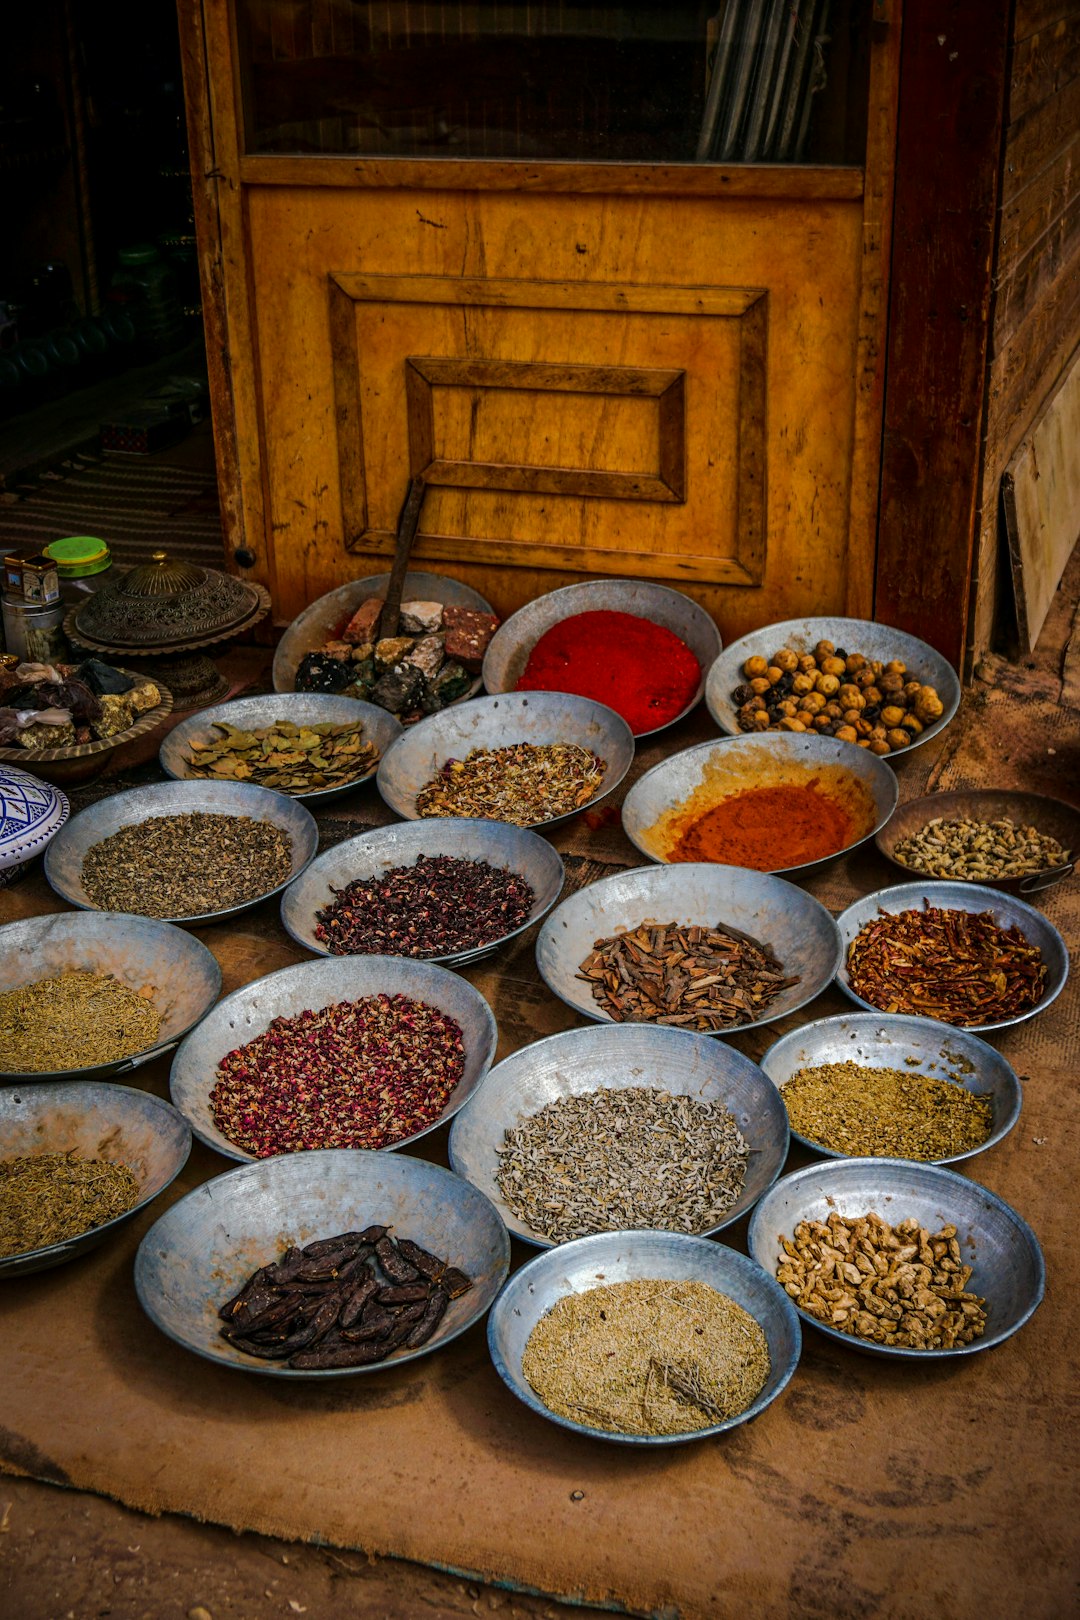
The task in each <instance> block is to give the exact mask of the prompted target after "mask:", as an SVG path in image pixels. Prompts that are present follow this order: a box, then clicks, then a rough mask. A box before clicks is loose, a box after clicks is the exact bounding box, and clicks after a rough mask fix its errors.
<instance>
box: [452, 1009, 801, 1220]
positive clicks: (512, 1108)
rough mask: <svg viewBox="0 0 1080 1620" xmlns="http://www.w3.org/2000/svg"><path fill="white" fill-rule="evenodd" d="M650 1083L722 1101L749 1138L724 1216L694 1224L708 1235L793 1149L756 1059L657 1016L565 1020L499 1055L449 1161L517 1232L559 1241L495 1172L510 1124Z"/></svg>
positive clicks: (750, 1198)
mask: <svg viewBox="0 0 1080 1620" xmlns="http://www.w3.org/2000/svg"><path fill="white" fill-rule="evenodd" d="M631 1086H649V1087H651V1088H652V1089H653V1090H654V1091H666V1092H671V1093H673V1094H675V1095H676V1096H687V1097H693V1098H694V1099H695V1100H696V1101H699V1102H722V1103H723V1104H724V1106H725V1107H726V1108H728V1109H729V1110H730V1112H731V1113H732V1114H733V1115H734V1117H735V1122H736V1124H737V1125H738V1127H739V1130H740V1131H741V1132H742V1134H743V1136H744V1137H745V1138H746V1141H747V1142H748V1143H749V1146H750V1158H749V1161H748V1163H747V1168H746V1181H745V1183H744V1186H743V1190H742V1192H741V1193H740V1195H739V1197H738V1198H737V1199H736V1201H735V1203H734V1204H732V1206H731V1208H730V1209H729V1210H728V1211H727V1213H726V1214H725V1216H724V1218H723V1220H722V1221H718V1222H717V1224H716V1225H715V1226H710V1227H709V1228H708V1229H707V1230H706V1231H704V1232H699V1233H697V1234H695V1235H696V1236H698V1237H710V1236H712V1234H713V1233H715V1232H719V1231H722V1230H723V1228H724V1227H725V1226H730V1225H731V1223H732V1222H733V1221H737V1220H738V1219H739V1217H740V1215H745V1214H746V1212H747V1210H749V1209H752V1208H753V1206H754V1204H756V1203H757V1201H758V1199H759V1198H760V1197H761V1196H762V1194H763V1193H764V1192H766V1191H767V1190H768V1189H769V1188H770V1187H771V1186H772V1184H773V1182H774V1181H775V1180H776V1178H777V1176H778V1175H779V1174H780V1171H781V1169H782V1168H783V1164H784V1160H785V1159H786V1158H787V1150H788V1125H787V1113H786V1111H785V1109H784V1105H783V1102H782V1100H781V1098H780V1096H779V1094H778V1093H777V1091H776V1089H775V1087H774V1086H771V1085H770V1084H769V1083H768V1082H767V1081H766V1080H764V1079H763V1077H762V1075H761V1073H760V1071H759V1069H758V1066H757V1064H756V1063H752V1062H751V1061H750V1059H749V1058H748V1057H743V1055H742V1053H741V1052H736V1051H735V1049H734V1048H733V1047H730V1046H725V1045H724V1043H723V1042H722V1041H714V1040H710V1038H709V1037H708V1036H707V1035H693V1036H690V1037H688V1036H687V1034H686V1032H685V1031H679V1030H674V1029H667V1028H664V1027H662V1026H660V1025H656V1024H651V1025H650V1024H617V1025H616V1026H615V1028H614V1029H568V1030H565V1031H564V1032H563V1033H562V1034H561V1035H550V1036H549V1037H548V1038H547V1040H544V1041H536V1042H535V1043H534V1044H533V1045H532V1046H525V1047H522V1049H521V1050H520V1051H519V1052H515V1053H514V1054H513V1055H512V1056H511V1057H508V1058H506V1059H504V1061H503V1062H502V1063H500V1064H498V1065H497V1066H496V1067H495V1068H494V1069H492V1071H491V1073H490V1074H489V1075H488V1077H487V1079H486V1080H485V1081H484V1083H483V1085H482V1086H480V1087H478V1089H477V1090H476V1091H475V1092H474V1093H473V1096H472V1097H471V1098H470V1100H469V1101H468V1102H467V1103H466V1105H465V1107H464V1108H463V1109H462V1110H461V1113H460V1114H458V1116H457V1118H456V1119H455V1120H454V1124H453V1128H452V1130H451V1132H450V1163H451V1164H452V1165H453V1167H454V1169H455V1170H456V1171H457V1173H458V1175H459V1176H464V1177H465V1179H466V1180H467V1181H471V1182H472V1184H473V1186H474V1187H479V1188H480V1191H481V1192H482V1193H484V1194H485V1195H486V1196H487V1197H488V1198H490V1199H491V1201H492V1203H493V1204H494V1205H495V1208H496V1209H497V1210H498V1211H499V1214H500V1215H501V1216H502V1218H503V1221H504V1222H505V1223H506V1225H507V1226H508V1227H509V1229H510V1231H511V1232H512V1233H513V1235H514V1236H515V1237H519V1238H522V1239H524V1241H525V1242H526V1243H532V1244H534V1245H535V1246H536V1247H537V1248H539V1249H550V1248H552V1247H554V1246H555V1245H554V1244H553V1243H552V1240H551V1239H550V1238H547V1237H543V1236H542V1235H541V1234H540V1233H539V1232H536V1231H534V1230H533V1228H532V1227H530V1226H526V1225H525V1224H524V1222H523V1221H522V1220H521V1218H520V1216H518V1215H515V1214H514V1213H513V1211H512V1210H511V1208H510V1206H509V1204H507V1203H506V1201H505V1199H504V1198H503V1195H502V1192H501V1191H500V1189H499V1183H498V1180H497V1179H496V1178H497V1175H498V1169H499V1149H500V1148H501V1147H502V1144H503V1139H504V1137H505V1133H506V1132H507V1131H508V1130H511V1129H513V1128H514V1127H515V1126H518V1125H521V1124H522V1123H523V1122H524V1121H525V1120H526V1119H529V1118H530V1117H531V1116H532V1115H533V1114H536V1113H539V1111H540V1109H541V1108H543V1107H544V1106H545V1105H546V1104H547V1103H550V1102H554V1101H555V1100H556V1099H557V1098H562V1097H582V1096H587V1095H588V1094H589V1093H590V1092H594V1091H599V1090H601V1089H605V1090H611V1091H625V1090H628V1089H629V1088H630V1087H631Z"/></svg>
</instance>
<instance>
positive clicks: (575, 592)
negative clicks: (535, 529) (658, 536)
mask: <svg viewBox="0 0 1080 1620" xmlns="http://www.w3.org/2000/svg"><path fill="white" fill-rule="evenodd" d="M598 612H608V613H630V614H632V615H633V616H634V617H635V618H637V619H648V620H650V621H651V622H652V623H653V624H659V625H663V627H664V629H665V630H670V631H672V632H673V633H674V634H675V635H677V636H679V637H680V638H681V640H683V641H685V643H686V645H687V646H688V647H689V648H690V651H691V652H692V653H693V655H694V657H695V658H696V659H697V661H698V663H699V664H700V666H701V679H700V680H699V681H698V684H697V689H696V691H695V692H694V695H693V697H692V698H691V699H690V702H689V703H688V704H686V706H685V708H683V709H680V711H679V713H678V714H677V715H675V716H674V718H673V719H671V720H665V721H664V724H663V725H661V726H653V727H652V728H651V729H650V730H649V731H639V732H637V733H636V735H637V736H638V737H651V736H652V735H653V734H654V732H657V731H666V730H667V728H668V726H673V725H675V723H676V721H679V720H681V719H682V718H683V716H684V715H687V714H689V713H690V710H691V709H695V708H696V707H697V705H698V704H699V703H700V702H701V696H702V693H703V692H704V690H705V677H706V675H707V674H708V671H709V669H710V667H711V666H712V664H713V662H714V660H715V659H716V658H717V657H719V654H720V647H721V642H720V632H719V630H718V629H717V628H716V625H715V623H714V622H713V620H712V619H711V618H710V617H709V615H708V614H707V613H706V612H705V609H704V608H702V607H699V606H698V604H697V603H696V602H693V601H691V599H690V597H688V596H684V595H683V593H682V592H681V591H673V590H672V589H671V588H670V587H669V586H667V585H653V584H651V583H650V582H649V581H648V580H642V579H595V580H588V581H586V582H585V583H583V584H581V585H564V586H563V588H562V590H558V591H548V592H547V594H546V595H545V596H539V597H537V599H536V601H535V602H528V603H526V605H525V606H524V607H523V608H519V609H518V611H517V612H516V613H514V614H511V616H510V618H509V619H507V620H506V622H505V624H502V625H500V627H499V629H498V630H496V632H495V635H494V636H493V638H492V640H491V642H490V644H489V645H488V650H487V652H486V653H485V654H484V685H485V686H486V687H487V689H488V691H489V692H513V691H515V690H516V688H517V683H518V681H519V680H520V679H521V677H522V675H523V673H524V671H525V665H526V664H527V663H528V661H529V655H530V654H531V652H532V650H533V648H534V647H535V646H536V643H537V642H538V641H539V640H540V637H541V636H542V635H544V634H545V633H546V632H547V631H548V630H550V629H551V628H552V626H553V625H556V624H560V623H561V622H562V620H563V619H569V618H572V617H573V616H574V615H575V614H578V613H598Z"/></svg>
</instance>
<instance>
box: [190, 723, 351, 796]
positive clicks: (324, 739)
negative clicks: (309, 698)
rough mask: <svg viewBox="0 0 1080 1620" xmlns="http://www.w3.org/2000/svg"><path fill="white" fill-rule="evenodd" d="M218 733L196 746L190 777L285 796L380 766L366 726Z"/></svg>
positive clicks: (281, 726)
mask: <svg viewBox="0 0 1080 1620" xmlns="http://www.w3.org/2000/svg"><path fill="white" fill-rule="evenodd" d="M214 730H215V731H219V732H220V733H221V736H220V737H219V738H216V739H215V740H213V741H211V742H206V743H198V742H193V743H192V744H191V752H190V753H189V754H188V756H187V765H188V771H187V774H188V775H189V776H209V777H211V778H212V779H213V780H215V781H226V782H254V783H255V785H256V787H266V788H276V789H277V791H278V792H279V793H317V792H319V791H320V790H321V789H323V788H334V787H344V786H345V784H346V783H347V782H355V781H356V780H357V778H358V777H361V776H367V775H368V774H369V772H371V771H372V770H374V768H375V766H376V765H377V764H378V763H379V750H378V749H377V748H376V747H375V744H374V743H373V742H364V740H363V734H364V724H363V721H362V720H350V721H348V722H347V723H345V724H342V725H335V724H334V723H333V722H332V721H329V720H320V721H318V722H317V723H315V724H313V725H303V726H299V725H295V724H294V723H293V722H292V721H291V720H275V721H274V723H273V725H270V726H260V727H258V729H257V730H255V731H244V730H242V729H241V728H240V727H238V726H230V725H228V724H226V723H225V722H224V721H222V720H215V722H214Z"/></svg>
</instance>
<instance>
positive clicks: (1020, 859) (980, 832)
mask: <svg viewBox="0 0 1080 1620" xmlns="http://www.w3.org/2000/svg"><path fill="white" fill-rule="evenodd" d="M893 858H894V859H895V860H898V861H899V862H900V864H901V866H910V867H911V868H912V869H913V871H916V872H925V873H926V874H927V875H928V876H930V877H943V878H960V879H963V880H964V881H966V882H969V883H978V882H980V881H982V882H993V880H994V879H995V878H1015V877H1025V876H1027V875H1028V874H1030V873H1032V872H1045V871H1047V870H1048V869H1050V868H1052V867H1055V866H1064V865H1065V864H1066V863H1067V861H1068V859H1069V851H1068V850H1067V849H1063V848H1062V847H1061V845H1060V844H1059V843H1058V841H1057V839H1056V838H1051V837H1050V835H1049V834H1048V833H1041V832H1039V831H1038V829H1037V828H1035V827H1018V826H1017V825H1016V823H1015V822H1014V821H1013V820H1012V819H1011V817H1009V816H1001V817H999V818H998V819H997V820H996V821H975V820H972V818H971V817H970V816H957V817H953V818H952V819H946V818H945V817H944V816H935V817H934V819H933V821H928V822H927V823H926V825H925V826H924V827H920V828H919V829H918V831H917V832H914V833H911V834H910V835H909V836H908V837H907V838H902V839H901V840H900V842H899V843H898V844H897V846H896V848H895V849H894V850H893Z"/></svg>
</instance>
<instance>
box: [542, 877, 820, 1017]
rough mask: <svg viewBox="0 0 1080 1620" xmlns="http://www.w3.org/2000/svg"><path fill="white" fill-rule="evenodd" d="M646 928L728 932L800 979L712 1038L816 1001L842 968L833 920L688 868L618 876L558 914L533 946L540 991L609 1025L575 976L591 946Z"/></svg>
mask: <svg viewBox="0 0 1080 1620" xmlns="http://www.w3.org/2000/svg"><path fill="white" fill-rule="evenodd" d="M643 922H653V923H667V922H677V923H682V924H685V925H686V926H688V927H691V926H693V925H694V924H698V925H699V926H706V927H717V926H718V927H721V928H732V929H734V930H736V931H737V932H739V933H743V934H748V935H749V936H750V937H751V938H752V939H755V940H757V942H758V943H759V944H760V945H767V946H768V947H769V948H770V949H771V950H772V951H773V952H774V954H775V955H776V957H777V958H778V960H779V961H780V962H781V963H782V964H783V966H784V968H785V969H786V970H787V972H788V973H789V974H790V973H797V974H798V975H799V983H798V984H795V985H792V986H791V988H790V989H788V990H782V991H781V992H780V994H779V995H778V996H777V997H776V999H775V1001H771V1002H770V1003H769V1005H768V1008H767V1009H766V1011H765V1013H764V1014H763V1015H762V1016H761V1017H760V1018H756V1019H755V1020H754V1022H753V1025H749V1024H732V1025H731V1026H730V1028H727V1029H722V1030H717V1031H716V1032H715V1033H716V1035H737V1034H739V1032H740V1031H741V1030H744V1029H749V1028H752V1027H759V1026H761V1025H763V1024H771V1023H773V1022H774V1021H775V1020H776V1019H777V1018H783V1017H784V1016H785V1015H786V1014H787V1013H793V1012H797V1011H798V1010H799V1008H800V1007H805V1006H806V1004H807V1003H808V1002H810V1001H813V999H814V997H815V996H817V995H820V993H821V991H822V990H824V989H825V987H826V985H827V984H828V983H829V981H830V979H831V978H832V977H833V975H834V974H835V973H836V971H837V969H838V967H839V965H840V962H841V960H842V954H843V953H842V946H841V944H840V936H839V933H838V932H837V927H836V924H835V923H834V921H833V919H832V917H831V916H830V915H829V913H828V912H827V911H826V909H825V907H824V906H823V905H822V904H821V903H820V901H818V900H814V899H812V898H811V897H810V895H808V894H806V893H804V892H803V890H802V889H797V888H796V887H795V885H794V884H793V883H788V882H787V881H786V880H785V879H784V878H778V877H770V876H769V875H768V874H767V873H765V872H750V871H747V870H746V869H745V868H744V867H741V866H712V865H704V864H694V863H689V862H687V863H685V864H680V865H676V866H637V867H634V868H633V869H632V870H630V871H628V872H617V873H615V874H614V876H612V877H608V878H601V879H600V881H599V882H598V883H590V884H589V886H588V888H587V889H580V890H579V891H578V892H577V894H572V895H570V896H568V898H567V899H565V900H564V901H563V902H562V904H561V905H559V906H556V908H555V910H554V911H553V912H552V913H551V915H550V917H548V919H547V921H546V922H545V923H544V926H543V928H542V929H541V930H540V937H539V939H538V940H537V942H536V964H537V967H538V968H539V969H540V975H541V977H542V979H543V980H544V983H545V984H546V985H547V987H548V989H549V990H552V991H554V993H555V995H557V996H558V997H559V999H560V1000H561V1001H565V1002H566V1005H567V1006H568V1007H572V1008H573V1009H574V1011H575V1012H579V1013H581V1014H583V1015H584V1017H586V1018H593V1019H595V1020H596V1021H597V1022H598V1023H604V1024H610V1023H613V1022H614V1020H613V1019H612V1018H611V1016H610V1015H609V1014H608V1013H606V1012H604V1011H603V1010H602V1009H601V1007H600V1005H599V1003H598V1002H596V1001H594V1000H593V996H592V991H591V989H590V988H589V986H588V985H587V984H586V983H585V981H584V980H582V979H579V978H578V977H577V971H578V968H579V967H580V966H581V964H582V962H584V960H585V958H586V957H587V956H588V955H589V954H590V952H591V951H592V949H593V945H594V942H595V941H596V940H598V939H609V938H610V937H611V936H612V935H613V934H621V933H625V932H627V931H631V930H633V929H635V928H637V927H638V925H639V924H640V923H643ZM675 1033H676V1034H680V1035H681V1034H682V1033H683V1031H681V1030H678V1029H676V1030H675Z"/></svg>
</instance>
